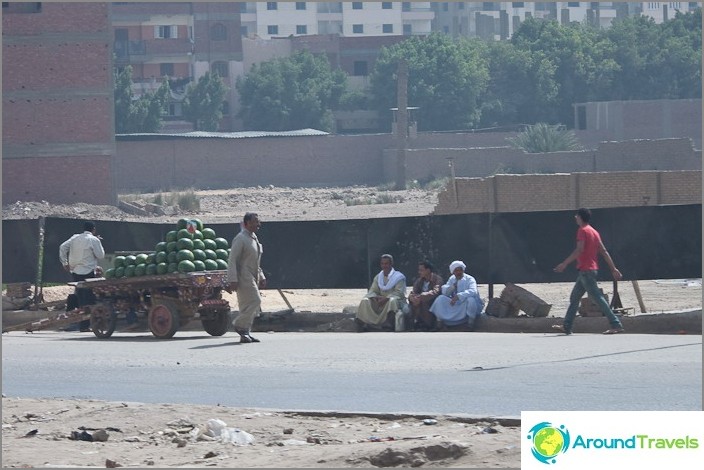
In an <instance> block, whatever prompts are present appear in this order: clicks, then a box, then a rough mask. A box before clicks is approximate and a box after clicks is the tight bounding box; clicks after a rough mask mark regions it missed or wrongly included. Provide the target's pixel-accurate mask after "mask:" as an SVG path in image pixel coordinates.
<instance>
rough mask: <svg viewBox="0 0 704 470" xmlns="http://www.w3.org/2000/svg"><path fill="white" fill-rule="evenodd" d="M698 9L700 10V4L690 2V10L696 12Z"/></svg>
mask: <svg viewBox="0 0 704 470" xmlns="http://www.w3.org/2000/svg"><path fill="white" fill-rule="evenodd" d="M697 8H699V3H698V2H689V9H690V10H696V9H697Z"/></svg>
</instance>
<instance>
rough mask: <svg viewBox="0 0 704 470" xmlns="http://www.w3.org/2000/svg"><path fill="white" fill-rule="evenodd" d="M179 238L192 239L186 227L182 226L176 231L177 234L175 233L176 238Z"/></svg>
mask: <svg viewBox="0 0 704 470" xmlns="http://www.w3.org/2000/svg"><path fill="white" fill-rule="evenodd" d="M181 238H188V239H190V240H193V234H192V233H191V232H189V231H188V230H187V229H185V228H183V229H181V230H179V231H178V235H176V239H177V240H180V239H181Z"/></svg>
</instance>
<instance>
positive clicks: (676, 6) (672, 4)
mask: <svg viewBox="0 0 704 470" xmlns="http://www.w3.org/2000/svg"><path fill="white" fill-rule="evenodd" d="M670 8H672V9H673V10H679V9H680V8H681V6H680V2H670Z"/></svg>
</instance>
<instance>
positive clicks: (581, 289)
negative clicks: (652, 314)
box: [552, 208, 623, 335]
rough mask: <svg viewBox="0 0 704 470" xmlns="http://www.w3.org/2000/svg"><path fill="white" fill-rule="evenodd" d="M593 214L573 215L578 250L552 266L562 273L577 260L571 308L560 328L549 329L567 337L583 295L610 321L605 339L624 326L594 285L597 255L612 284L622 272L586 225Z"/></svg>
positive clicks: (596, 233)
mask: <svg viewBox="0 0 704 470" xmlns="http://www.w3.org/2000/svg"><path fill="white" fill-rule="evenodd" d="M591 216H592V213H591V211H590V210H589V209H585V208H581V209H579V210H577V213H576V214H575V216H574V217H575V221H576V222H577V225H578V226H579V228H578V229H577V247H576V248H575V249H574V251H573V252H572V253H571V254H570V255H569V256H568V257H567V258H566V259H565V260H564V261H563V262H562V263H560V264H558V265H557V266H555V269H554V271H555V272H558V273H561V272H563V271H564V270H565V268H566V267H567V266H569V265H570V263H572V261H574V260H577V270H578V271H579V274H578V275H577V282H575V284H574V288H573V289H572V294H570V306H569V307H568V308H567V313H566V314H565V320H564V321H563V323H562V325H553V326H552V327H553V328H554V329H556V330H559V331H562V332H564V333H565V334H566V335H571V334H572V324H573V323H574V317H575V315H576V314H577V309H578V308H579V300H580V299H581V298H582V296H583V295H584V293H585V292H587V293H588V294H589V297H590V298H591V299H592V300H593V301H594V302H596V304H597V305H598V306H599V309H600V310H601V312H602V313H603V314H604V316H605V317H606V318H607V319H608V320H609V323H610V324H611V328H609V329H608V330H606V331H604V334H605V335H613V334H616V333H623V325H621V322H620V321H619V319H618V317H616V315H614V312H613V311H612V310H611V308H610V307H609V304H608V303H607V302H606V299H605V298H604V296H603V295H602V293H601V291H600V290H599V287H598V286H597V283H596V274H597V270H598V268H599V266H598V263H597V255H598V254H601V256H602V257H603V258H604V260H605V261H606V264H608V265H609V269H611V275H612V276H613V278H614V280H616V281H619V280H621V279H622V278H623V276H622V275H621V272H620V271H619V270H618V269H616V266H615V265H614V262H613V260H612V259H611V255H609V252H608V251H606V248H605V247H604V244H603V243H602V241H601V236H600V235H599V232H597V231H596V230H595V229H594V227H592V226H591V225H589V221H590V220H591Z"/></svg>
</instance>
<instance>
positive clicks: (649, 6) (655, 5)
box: [648, 2, 660, 10]
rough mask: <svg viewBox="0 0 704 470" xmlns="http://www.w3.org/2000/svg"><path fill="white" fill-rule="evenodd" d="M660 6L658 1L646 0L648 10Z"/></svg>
mask: <svg viewBox="0 0 704 470" xmlns="http://www.w3.org/2000/svg"><path fill="white" fill-rule="evenodd" d="M659 8H660V2H648V10H657V9H659Z"/></svg>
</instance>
